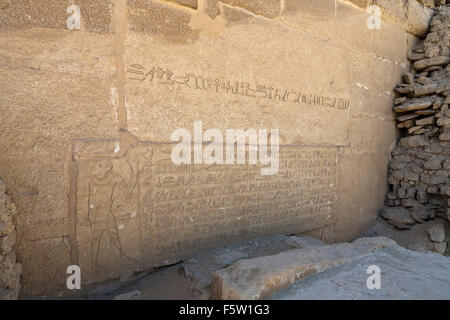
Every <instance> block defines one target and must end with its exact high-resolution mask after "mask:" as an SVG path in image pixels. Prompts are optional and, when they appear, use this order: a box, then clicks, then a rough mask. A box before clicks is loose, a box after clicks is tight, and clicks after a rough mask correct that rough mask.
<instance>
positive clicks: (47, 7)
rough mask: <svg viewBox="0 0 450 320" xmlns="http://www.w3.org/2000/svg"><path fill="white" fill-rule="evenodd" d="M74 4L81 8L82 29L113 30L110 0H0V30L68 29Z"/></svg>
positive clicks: (95, 30) (106, 31) (100, 31)
mask: <svg viewBox="0 0 450 320" xmlns="http://www.w3.org/2000/svg"><path fill="white" fill-rule="evenodd" d="M71 5H76V6H78V7H79V8H80V11H81V30H87V31H90V32H96V33H109V32H112V14H111V13H112V2H111V1H109V0H75V1H59V0H46V1H43V2H40V1H27V0H14V1H7V0H3V1H1V2H0V31H11V30H22V29H30V28H52V29H67V26H66V24H67V20H68V18H69V17H70V16H71V15H72V14H73V11H70V12H67V10H68V7H69V6H71Z"/></svg>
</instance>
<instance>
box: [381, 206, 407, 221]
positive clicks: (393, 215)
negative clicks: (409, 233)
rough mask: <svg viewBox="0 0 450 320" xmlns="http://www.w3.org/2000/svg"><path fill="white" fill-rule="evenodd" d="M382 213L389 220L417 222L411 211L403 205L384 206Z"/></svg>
mask: <svg viewBox="0 0 450 320" xmlns="http://www.w3.org/2000/svg"><path fill="white" fill-rule="evenodd" d="M380 215H381V216H382V217H383V218H385V219H387V220H392V221H396V222H399V223H402V224H414V223H415V221H414V219H413V218H412V217H411V214H410V212H409V211H408V210H407V209H405V208H402V207H393V208H384V209H383V211H382V212H381V213H380Z"/></svg>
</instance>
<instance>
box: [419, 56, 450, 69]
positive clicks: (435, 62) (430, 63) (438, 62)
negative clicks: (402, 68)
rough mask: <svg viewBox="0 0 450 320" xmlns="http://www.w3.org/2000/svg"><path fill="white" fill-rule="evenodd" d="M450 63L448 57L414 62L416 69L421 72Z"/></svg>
mask: <svg viewBox="0 0 450 320" xmlns="http://www.w3.org/2000/svg"><path fill="white" fill-rule="evenodd" d="M449 61H450V58H449V57H446V56H438V57H433V58H428V59H422V60H419V61H416V62H414V68H415V69H416V70H418V71H420V70H425V69H427V68H430V67H434V66H445V65H447V64H448V63H449Z"/></svg>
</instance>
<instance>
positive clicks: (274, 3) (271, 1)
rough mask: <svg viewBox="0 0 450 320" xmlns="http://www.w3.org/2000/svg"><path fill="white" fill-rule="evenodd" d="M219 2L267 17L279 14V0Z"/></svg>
mask: <svg viewBox="0 0 450 320" xmlns="http://www.w3.org/2000/svg"><path fill="white" fill-rule="evenodd" d="M288 1H289V0H288ZM221 2H223V3H226V4H229V5H232V6H235V7H240V8H243V9H246V10H249V11H251V12H253V13H254V14H257V15H261V16H265V17H268V18H276V17H279V16H280V10H281V3H280V2H281V0H260V1H246V0H221Z"/></svg>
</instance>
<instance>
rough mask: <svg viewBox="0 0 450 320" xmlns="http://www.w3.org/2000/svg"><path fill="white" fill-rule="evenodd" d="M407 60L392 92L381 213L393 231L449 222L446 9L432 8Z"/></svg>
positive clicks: (449, 21)
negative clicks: (392, 138)
mask: <svg viewBox="0 0 450 320" xmlns="http://www.w3.org/2000/svg"><path fill="white" fill-rule="evenodd" d="M408 58H409V60H410V61H411V63H412V67H411V72H410V73H406V74H405V75H403V83H401V84H399V85H398V86H397V87H396V88H395V89H394V91H395V92H396V94H397V97H396V98H395V100H394V107H393V110H394V111H395V113H396V116H397V128H399V129H400V130H401V135H402V138H401V139H400V142H399V143H398V144H397V146H396V147H395V148H394V150H393V151H392V160H391V161H390V163H389V173H388V175H389V178H388V181H389V184H390V190H389V192H388V193H387V195H386V205H387V207H386V208H385V209H384V210H383V212H382V213H381V216H382V217H383V218H385V219H386V220H387V221H388V222H389V223H390V224H392V225H394V226H395V227H397V228H399V229H409V228H410V227H411V226H412V225H413V224H415V223H422V222H423V221H425V220H429V219H434V218H435V217H436V216H441V217H442V218H445V219H449V220H450V209H449V207H450V200H449V196H450V178H449V176H450V110H449V104H450V65H449V62H450V6H448V5H447V6H443V7H440V8H439V10H437V12H436V15H435V16H434V18H433V19H432V20H431V22H430V32H429V33H428V35H427V36H426V38H425V40H424V41H423V42H422V44H421V45H420V46H419V47H418V48H416V49H414V50H412V51H411V52H410V53H409V55H408Z"/></svg>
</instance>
